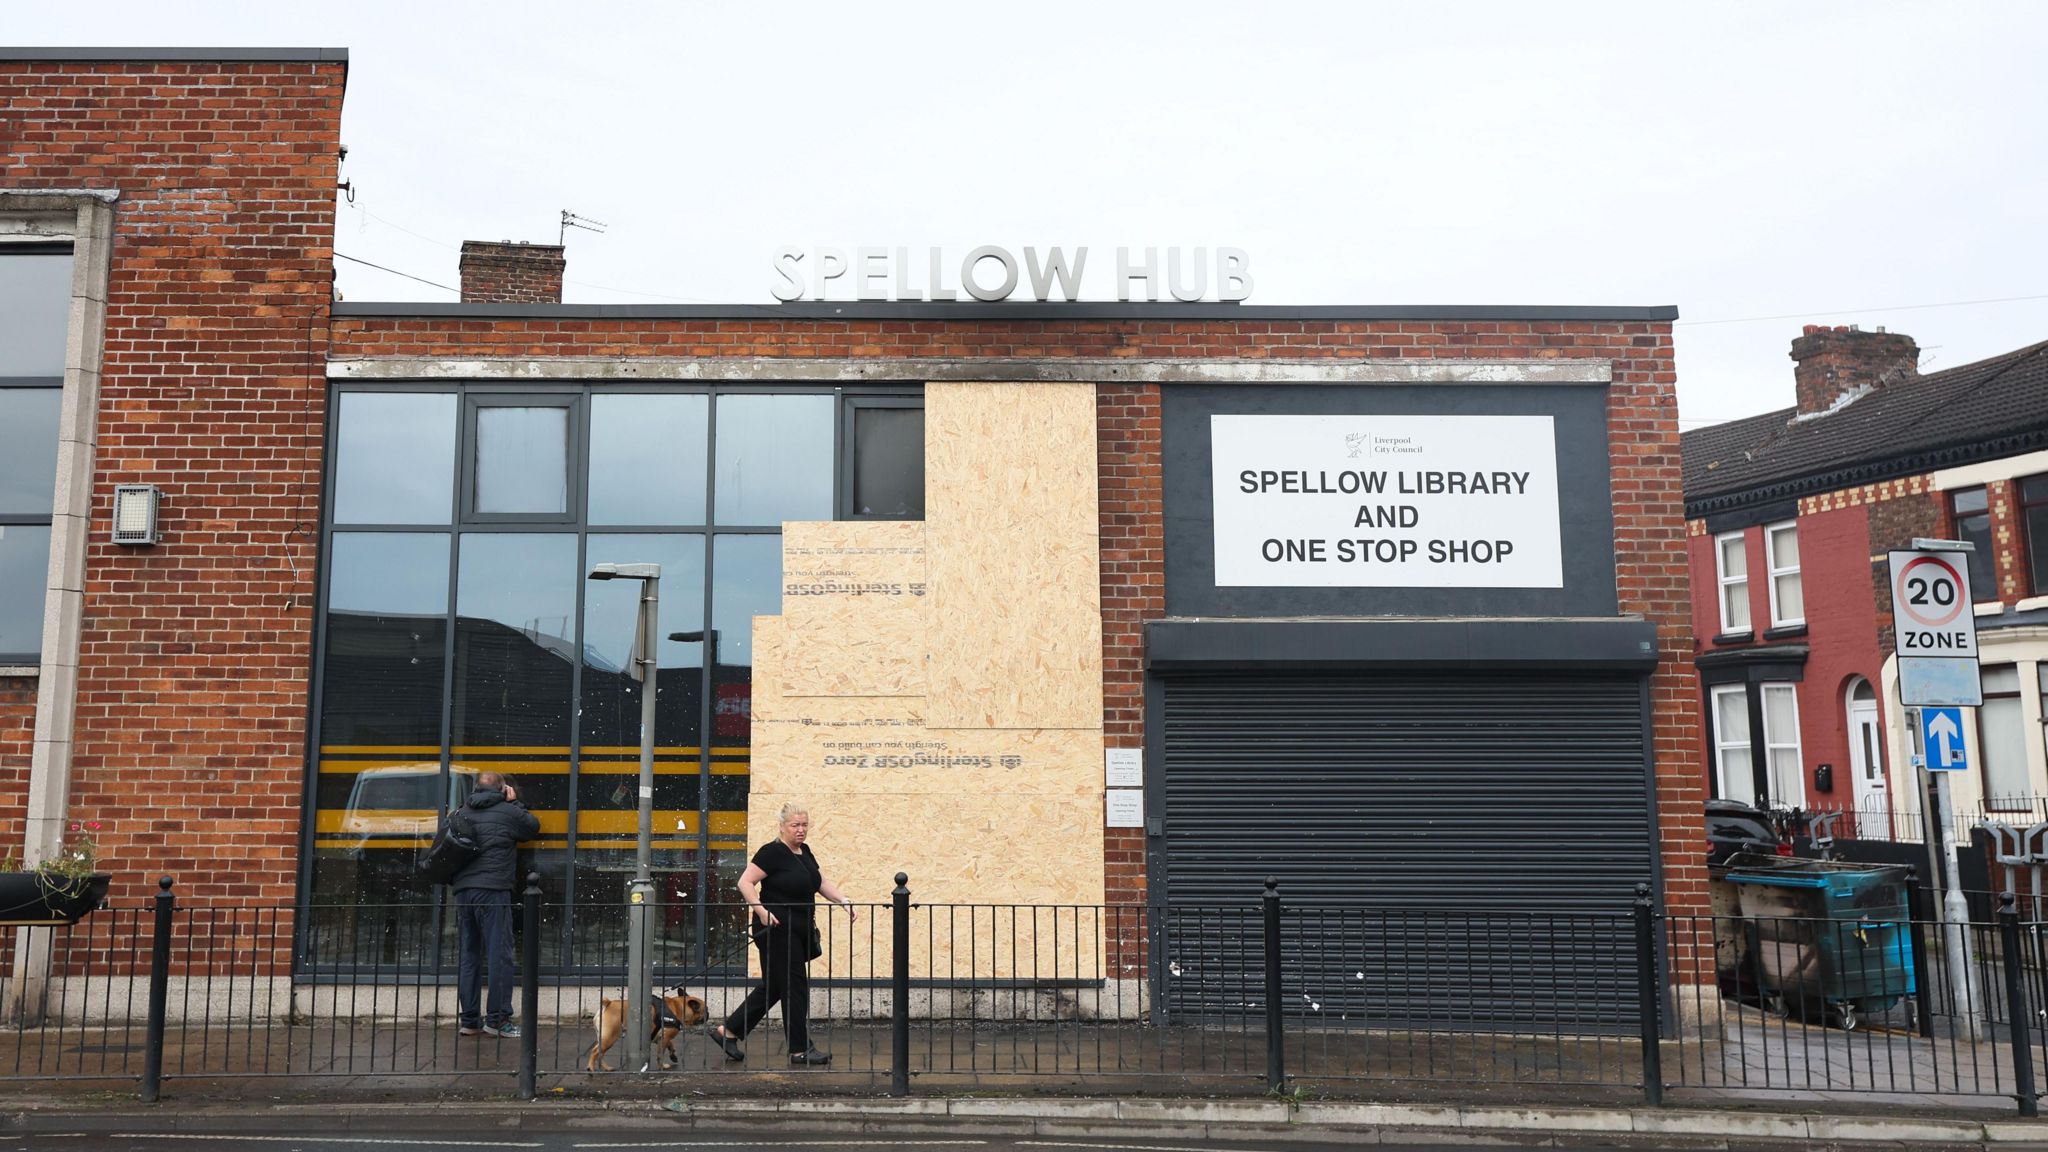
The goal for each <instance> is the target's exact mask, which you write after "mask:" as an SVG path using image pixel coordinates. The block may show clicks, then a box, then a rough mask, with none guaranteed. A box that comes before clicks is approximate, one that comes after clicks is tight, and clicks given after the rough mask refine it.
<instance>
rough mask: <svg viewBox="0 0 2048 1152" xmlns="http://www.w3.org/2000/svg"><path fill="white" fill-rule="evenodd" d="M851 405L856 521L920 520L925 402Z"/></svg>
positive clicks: (851, 491)
mask: <svg viewBox="0 0 2048 1152" xmlns="http://www.w3.org/2000/svg"><path fill="white" fill-rule="evenodd" d="M850 406H851V408H852V412H851V416H852V425H853V426H852V437H853V450H852V451H851V452H850V453H849V454H848V455H849V457H850V459H851V461H852V471H853V477H852V483H851V484H850V485H849V495H850V496H851V498H852V506H851V507H849V508H847V509H846V510H845V511H846V513H847V515H848V516H849V517H851V518H852V519H856V520H870V519H872V520H922V519H924V405H923V404H921V403H916V402H912V401H909V400H881V399H856V400H853V401H850Z"/></svg>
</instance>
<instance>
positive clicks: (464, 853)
mask: <svg viewBox="0 0 2048 1152" xmlns="http://www.w3.org/2000/svg"><path fill="white" fill-rule="evenodd" d="M482 853H483V844H482V843H480V842H479V841H478V840H477V837H476V824H475V822H474V821H472V820H471V819H470V817H469V810H468V809H467V808H457V809H455V810H454V811H453V812H450V813H448V819H446V820H444V821H442V822H441V830H440V831H438V832H436V833H434V842H433V843H432V844H431V845H429V846H428V847H427V850H426V852H424V853H422V854H421V856H420V859H419V872H420V879H422V880H425V881H426V882H427V883H429V884H449V883H453V882H454V880H455V877H456V876H457V875H458V874H460V873H461V871H462V870H463V869H464V868H467V867H469V865H470V863H471V862H472V861H474V860H475V859H476V858H477V857H478V856H479V855H481V854H482Z"/></svg>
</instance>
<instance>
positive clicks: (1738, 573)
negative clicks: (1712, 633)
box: [1714, 532, 1749, 635]
mask: <svg viewBox="0 0 2048 1152" xmlns="http://www.w3.org/2000/svg"><path fill="white" fill-rule="evenodd" d="M1714 575H1715V578H1716V579H1717V580H1718V581H1719V582H1720V585H1721V631H1722V632H1724V633H1727V634H1729V635H1736V634H1740V633H1744V632H1747V631H1749V553H1748V551H1747V550H1746V549H1745V548H1744V547H1743V540H1742V533H1740V532H1730V533H1728V534H1727V535H1725V536H1716V537H1714Z"/></svg>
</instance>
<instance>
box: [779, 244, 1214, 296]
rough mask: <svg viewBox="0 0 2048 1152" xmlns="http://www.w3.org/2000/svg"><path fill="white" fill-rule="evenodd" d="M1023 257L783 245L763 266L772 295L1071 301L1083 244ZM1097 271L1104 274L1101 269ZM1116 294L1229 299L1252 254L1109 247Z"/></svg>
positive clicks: (1082, 273)
mask: <svg viewBox="0 0 2048 1152" xmlns="http://www.w3.org/2000/svg"><path fill="white" fill-rule="evenodd" d="M1023 253H1024V255H1023V259H1022V260H1021V261H1020V260H1019V259H1018V257H1017V255H1016V254H1015V253H1013V252H1011V251H1010V250H1009V249H1008V248H1003V247H999V246H997V245H994V244H984V245H982V246H981V247H979V248H975V249H973V250H972V251H970V252H968V253H967V254H966V255H965V256H964V257H962V258H961V259H960V260H959V261H958V262H957V263H956V262H955V261H954V260H953V259H952V258H951V257H950V256H949V255H948V254H947V253H946V252H945V251H944V250H943V249H939V248H928V249H923V250H920V251H917V252H915V253H913V251H912V250H911V249H909V248H855V249H853V251H852V253H851V254H850V255H849V254H848V252H847V250H846V249H844V248H808V249H806V248H796V247H782V248H778V249H776V250H775V259H774V262H773V264H772V265H771V267H772V268H773V269H774V272H775V283H774V284H773V285H772V286H771V287H770V288H769V292H770V293H771V294H773V295H774V297H775V298H776V299H777V300H782V301H785V302H787V301H791V300H801V299H803V298H804V297H806V296H809V297H810V298H811V299H813V300H896V301H906V300H938V301H945V300H958V299H960V298H961V294H962V293H965V294H966V295H967V296H968V297H970V298H972V299H975V300H981V301H996V300H1007V299H1009V298H1010V297H1011V296H1012V295H1014V294H1015V293H1016V292H1017V290H1018V288H1020V287H1022V288H1024V289H1025V290H1027V291H1028V292H1029V293H1030V295H1031V299H1033V300H1041V301H1043V300H1051V299H1053V298H1054V294H1055V293H1057V294H1058V297H1059V298H1060V299H1062V300H1079V299H1081V297H1082V293H1083V291H1084V289H1085V287H1086V284H1087V275H1088V249H1087V248H1085V247H1083V248H1074V249H1071V250H1069V249H1065V248H1050V249H1047V250H1046V254H1045V255H1044V256H1043V257H1041V256H1040V254H1039V250H1038V249H1036V248H1026V249H1024V250H1023ZM1097 276H1098V278H1107V276H1108V272H1107V270H1100V271H1098V273H1097ZM1115 284H1116V298H1117V299H1118V300H1131V299H1134V298H1135V299H1138V300H1146V301H1151V300H1159V299H1161V298H1162V296H1161V293H1162V292H1163V293H1164V294H1165V296H1166V297H1168V298H1171V299H1174V300H1178V301H1181V302H1183V303H1193V302H1195V301H1199V300H1218V301H1237V300H1245V299H1249V298H1250V297H1251V294H1252V258H1251V257H1250V256H1248V255H1246V254H1245V251H1244V249H1242V248H1218V249H1215V254H1214V257H1213V258H1212V257H1211V255H1210V250H1209V249H1207V248H1192V249H1182V248H1168V249H1165V250H1164V254H1163V255H1162V250H1161V249H1158V248H1119V249H1117V250H1116V275H1115Z"/></svg>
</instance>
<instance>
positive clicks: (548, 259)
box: [459, 240, 565, 304]
mask: <svg viewBox="0 0 2048 1152" xmlns="http://www.w3.org/2000/svg"><path fill="white" fill-rule="evenodd" d="M564 267H565V261H564V260H563V258H562V249H561V246H560V245H557V244H514V243H511V242H509V241H508V242H506V243H502V244H497V243H491V242H489V241H483V240H465V241H463V242H462V260H461V262H460V264H459V268H460V271H461V274H462V280H461V284H462V299H463V302H464V303H470V304H560V303H561V302H562V272H563V270H564Z"/></svg>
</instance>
